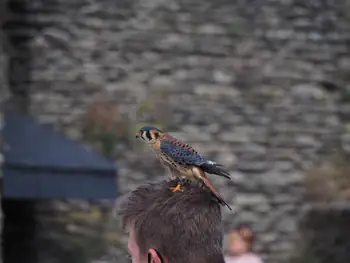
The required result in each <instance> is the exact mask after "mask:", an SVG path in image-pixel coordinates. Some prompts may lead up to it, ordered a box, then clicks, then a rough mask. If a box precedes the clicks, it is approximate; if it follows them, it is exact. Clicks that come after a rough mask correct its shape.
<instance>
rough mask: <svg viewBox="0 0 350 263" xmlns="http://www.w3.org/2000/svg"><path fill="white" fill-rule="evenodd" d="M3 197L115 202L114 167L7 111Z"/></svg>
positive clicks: (85, 150)
mask: <svg viewBox="0 0 350 263" xmlns="http://www.w3.org/2000/svg"><path fill="white" fill-rule="evenodd" d="M4 115H5V127H4V129H3V132H2V137H3V140H4V145H3V153H4V157H5V163H4V196H5V197H23V198H25V197H28V198H29V197H32V198H115V197H116V187H117V184H116V175H117V167H116V165H115V164H114V163H113V162H112V161H109V160H107V159H105V158H104V157H102V156H100V155H98V154H97V153H95V152H93V151H91V150H89V149H88V148H86V147H84V146H82V145H81V144H79V143H78V142H76V141H73V140H70V139H68V138H66V137H64V136H62V135H60V134H58V133H57V132H55V131H54V130H53V129H52V127H51V126H49V125H44V124H40V123H38V122H37V121H35V120H34V119H33V118H31V117H28V116H24V115H22V114H19V113H17V112H14V111H8V112H5V114H4Z"/></svg>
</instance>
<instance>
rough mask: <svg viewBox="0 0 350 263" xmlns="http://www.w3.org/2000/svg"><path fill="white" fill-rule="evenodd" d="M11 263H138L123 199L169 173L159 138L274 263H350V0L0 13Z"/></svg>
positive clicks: (121, 3) (122, 1)
mask: <svg viewBox="0 0 350 263" xmlns="http://www.w3.org/2000/svg"><path fill="white" fill-rule="evenodd" d="M0 25H1V31H0V103H1V109H0V113H1V121H0V127H1V137H0V138H1V139H0V143H1V149H2V155H1V163H2V169H1V170H0V174H1V176H2V204H1V211H2V213H1V214H2V215H1V228H0V229H1V232H2V249H1V254H2V258H3V262H6V263H7V262H8V263H12V262H38V263H48V262H50V263H53V262H57V263H60V262H65V263H102V262H106V263H107V262H120V263H123V262H129V259H128V258H127V256H126V254H127V252H126V242H127V235H126V234H125V233H124V232H123V231H122V230H121V228H120V224H119V222H118V218H117V217H115V216H114V215H113V211H114V209H115V201H116V199H117V198H118V197H120V196H122V195H123V194H125V193H127V192H128V191H130V190H132V189H134V188H135V187H137V186H138V185H139V184H142V183H143V182H145V181H147V180H158V179H161V178H164V177H163V176H164V175H165V171H164V169H163V168H162V167H161V165H160V164H159V162H158V161H157V160H156V158H155V157H154V155H153V154H152V153H150V152H149V150H147V148H145V146H144V145H143V144H142V143H139V142H136V141H135V139H134V137H135V132H136V130H137V128H139V127H140V126H141V125H143V124H152V125H156V126H158V127H159V128H161V129H163V130H165V131H166V132H169V133H170V134H172V135H173V136H175V137H178V138H179V139H182V140H185V141H186V142H188V143H190V144H191V145H192V146H194V147H195V148H196V149H198V151H200V152H201V153H203V154H204V155H205V156H207V157H209V158H211V159H213V160H215V161H217V162H219V163H222V164H224V165H226V166H227V167H229V170H230V172H231V174H232V177H233V180H234V182H235V183H232V182H227V180H221V179H220V178H219V179H218V178H215V177H214V176H213V177H212V178H213V181H214V184H215V185H216V186H217V188H218V189H219V191H220V192H221V193H222V195H223V196H224V197H225V199H226V200H227V201H228V202H229V203H230V204H232V205H233V206H234V207H235V211H236V213H235V214H232V213H231V212H230V211H229V210H227V209H223V218H224V228H225V231H226V232H229V231H230V229H231V228H232V227H234V226H235V225H236V224H239V223H247V224H250V225H251V226H252V228H253V230H254V233H255V236H256V243H255V246H254V251H256V253H258V254H259V255H260V256H261V257H262V259H263V260H264V262H269V263H283V262H288V263H323V262H327V263H338V262H339V263H343V262H344V263H345V262H349V258H350V205H349V200H350V162H349V152H350V104H349V101H350V52H349V51H350V2H349V1H347V0H337V1H335V0H260V1H258V0H246V1H241V0H236V1H228V0H226V1H223V0H215V1H214V0H187V1H184V0H162V1H159V0H114V1H112V0H100V1H97V0H75V1H70V0H45V1H44V0H0Z"/></svg>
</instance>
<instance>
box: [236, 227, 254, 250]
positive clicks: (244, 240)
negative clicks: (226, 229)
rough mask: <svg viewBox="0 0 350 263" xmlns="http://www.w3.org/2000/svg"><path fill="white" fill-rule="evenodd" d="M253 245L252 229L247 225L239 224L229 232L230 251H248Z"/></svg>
mask: <svg viewBox="0 0 350 263" xmlns="http://www.w3.org/2000/svg"><path fill="white" fill-rule="evenodd" d="M252 247H253V231H252V229H251V228H250V227H249V226H247V225H239V226H238V227H236V228H235V229H234V230H233V231H232V232H231V234H230V252H231V254H233V255H241V254H244V253H247V252H250V251H251V250H252Z"/></svg>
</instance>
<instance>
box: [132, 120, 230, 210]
mask: <svg viewBox="0 0 350 263" xmlns="http://www.w3.org/2000/svg"><path fill="white" fill-rule="evenodd" d="M136 137H137V138H141V139H143V140H144V141H145V142H146V143H148V144H149V145H150V146H151V149H152V150H153V152H154V153H155V154H156V156H157V157H158V158H159V160H160V161H161V163H162V164H163V165H164V166H166V167H167V168H168V169H169V171H170V174H171V176H175V177H177V178H179V179H180V184H179V185H178V186H176V187H174V188H172V190H173V191H174V192H175V191H183V190H182V189H181V186H182V185H181V184H182V182H183V179H190V180H196V181H200V182H202V183H204V185H206V187H207V188H209V190H211V192H212V193H213V194H214V195H215V196H216V197H217V198H218V200H219V201H220V202H221V203H222V204H225V205H226V206H227V207H228V208H229V209H230V210H231V207H230V206H229V205H228V204H227V203H226V202H225V201H224V199H223V198H222V197H221V195H220V194H219V193H218V192H217V191H216V190H215V188H214V186H213V184H212V183H211V182H210V180H209V179H208V178H207V176H206V174H205V173H209V174H215V175H219V176H223V177H225V178H228V179H231V177H230V174H229V173H228V172H227V171H225V169H224V167H223V166H222V165H220V164H217V163H216V162H213V161H210V160H208V159H206V158H205V157H203V156H202V155H200V154H199V153H198V152H197V151H196V150H194V149H193V148H192V147H191V146H190V145H188V144H186V143H184V142H183V141H181V140H178V139H176V138H174V137H172V136H171V135H169V134H166V133H163V132H162V131H161V130H159V129H158V128H156V127H153V126H145V127H142V128H141V129H140V130H139V131H138V133H137V134H136Z"/></svg>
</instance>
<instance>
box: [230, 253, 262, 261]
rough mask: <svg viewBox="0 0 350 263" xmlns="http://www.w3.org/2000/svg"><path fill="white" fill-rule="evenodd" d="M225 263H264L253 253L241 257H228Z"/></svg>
mask: <svg viewBox="0 0 350 263" xmlns="http://www.w3.org/2000/svg"><path fill="white" fill-rule="evenodd" d="M225 263H263V262H262V260H261V258H259V257H258V256H257V255H255V254H253V253H245V254H243V255H241V256H226V257H225Z"/></svg>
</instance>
